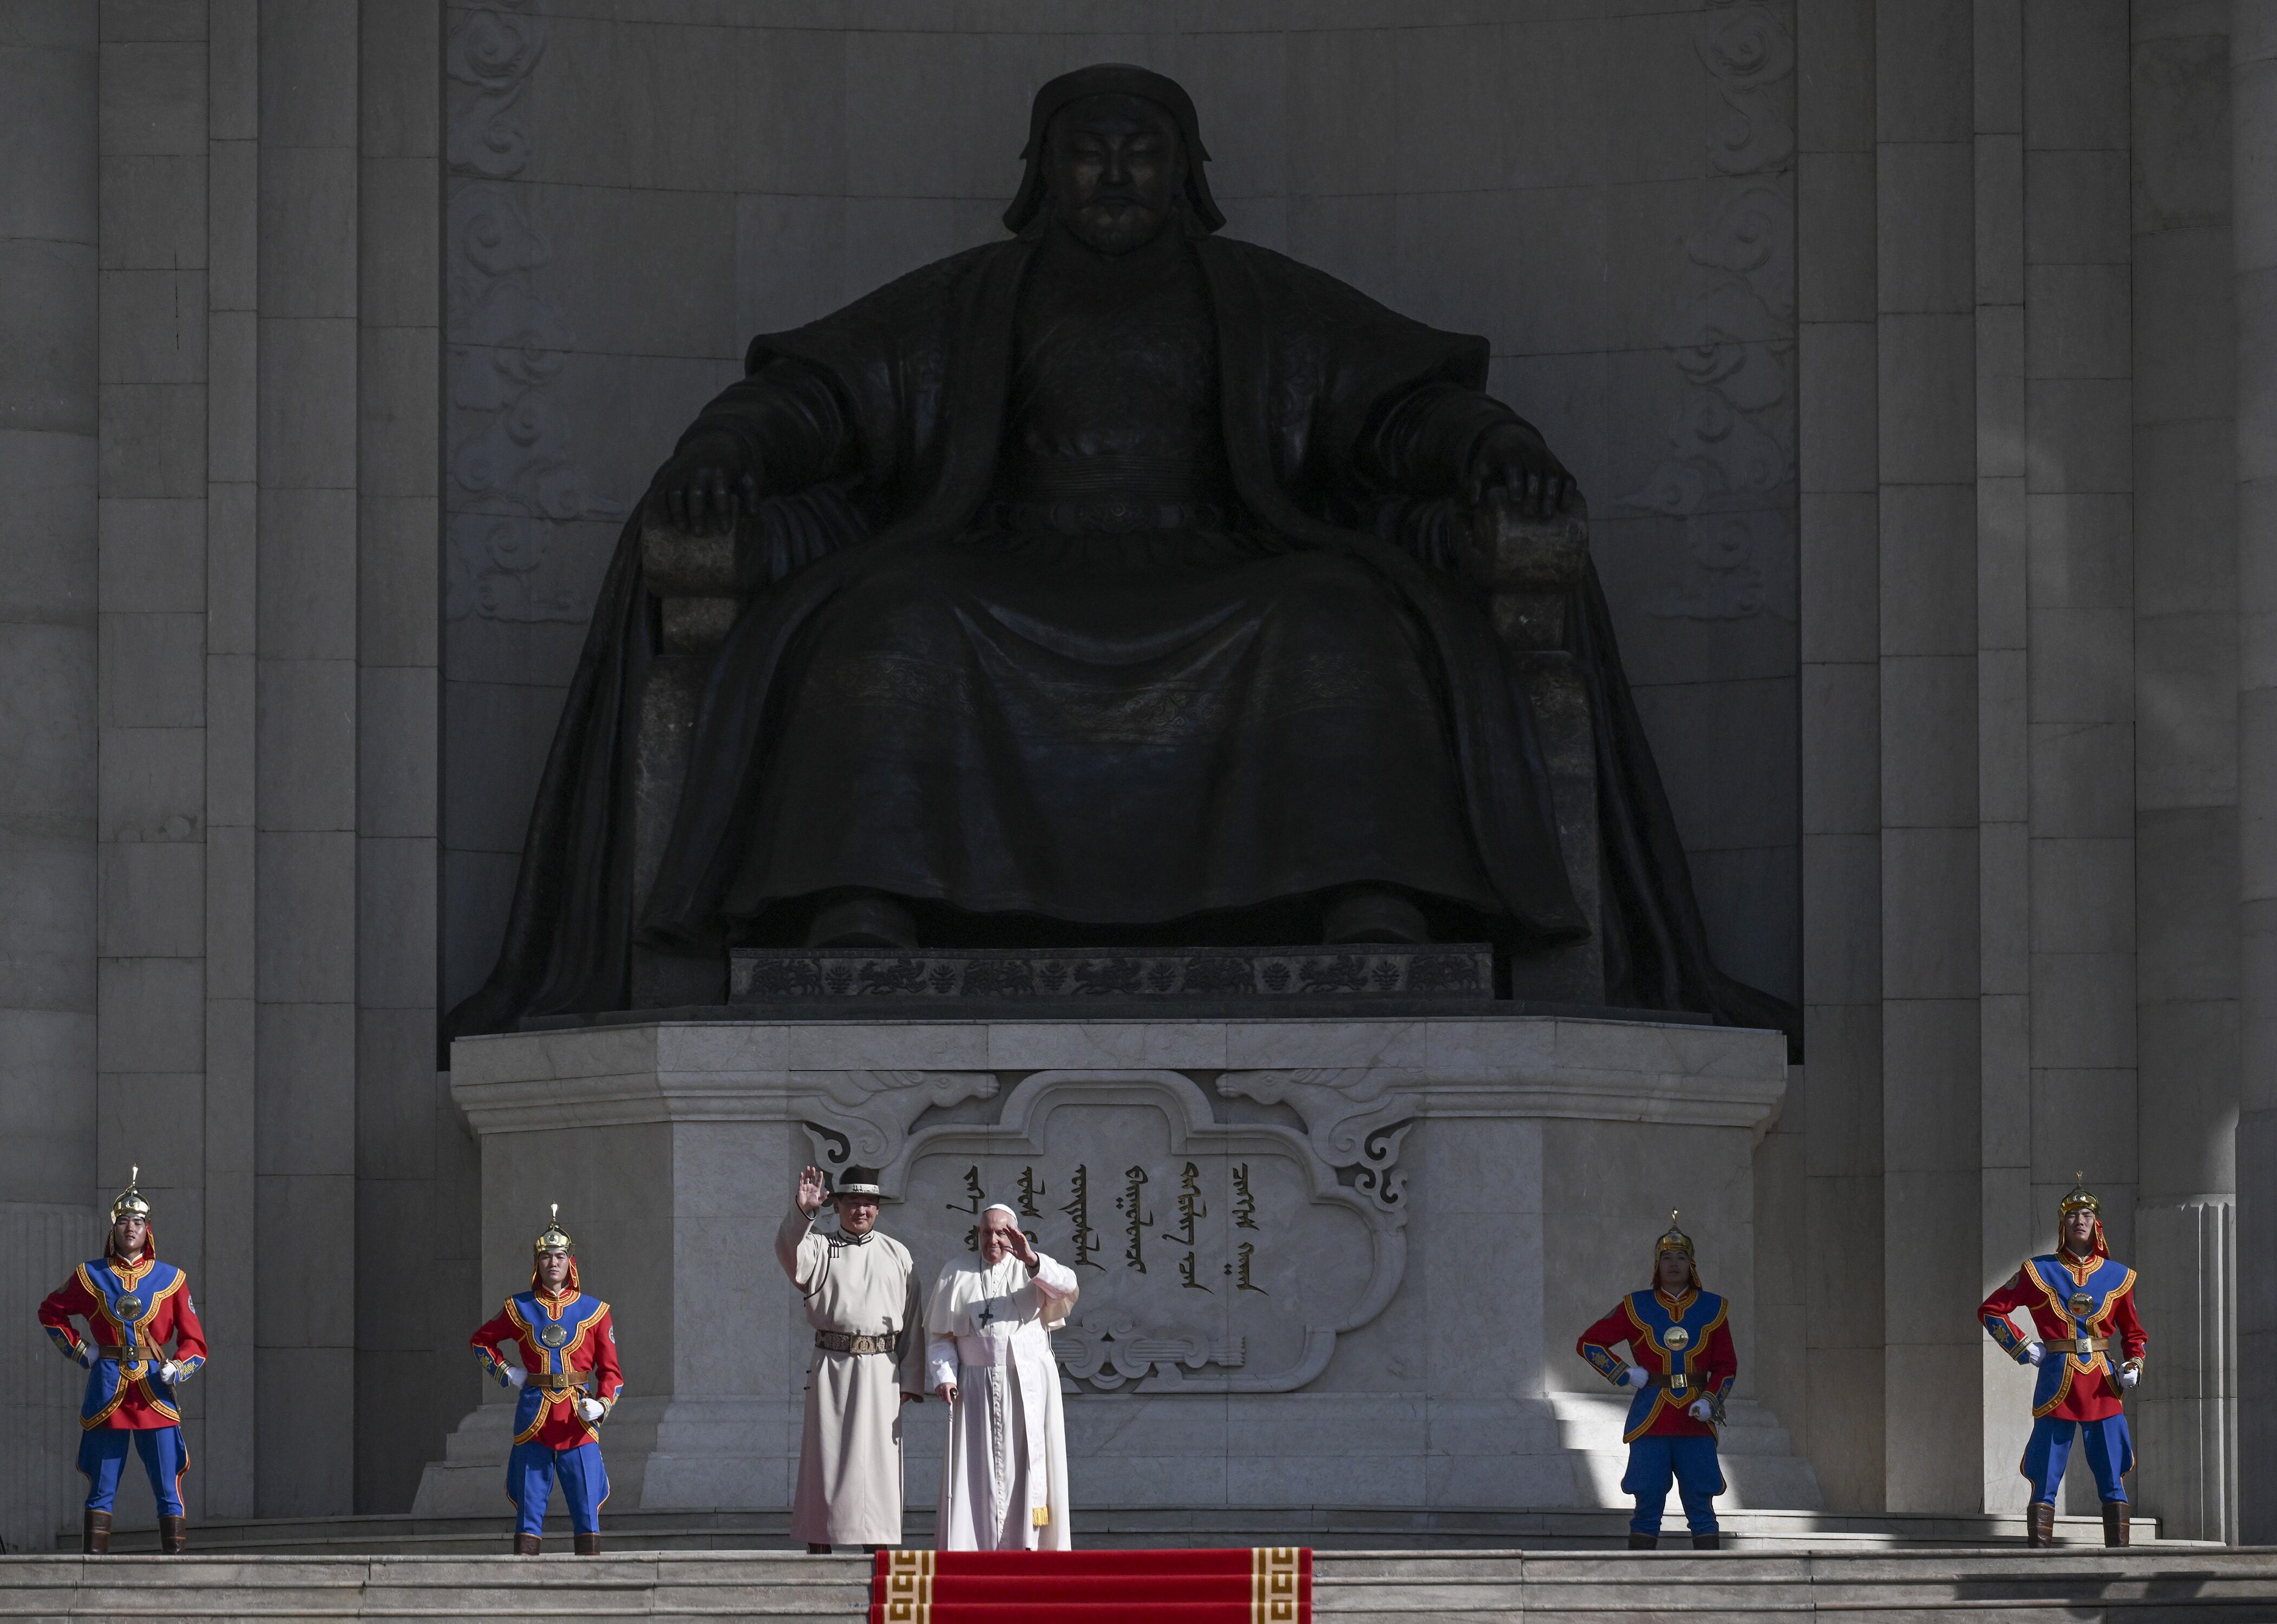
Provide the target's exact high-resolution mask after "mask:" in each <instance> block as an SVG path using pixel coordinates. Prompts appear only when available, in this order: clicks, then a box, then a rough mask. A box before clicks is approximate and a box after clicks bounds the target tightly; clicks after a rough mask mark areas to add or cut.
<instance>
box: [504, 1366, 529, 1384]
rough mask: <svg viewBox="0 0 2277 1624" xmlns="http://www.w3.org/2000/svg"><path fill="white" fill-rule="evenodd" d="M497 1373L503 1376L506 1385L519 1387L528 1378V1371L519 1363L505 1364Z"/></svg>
mask: <svg viewBox="0 0 2277 1624" xmlns="http://www.w3.org/2000/svg"><path fill="white" fill-rule="evenodd" d="M499 1374H500V1375H501V1376H504V1377H505V1380H506V1385H507V1386H508V1387H519V1386H521V1385H522V1384H523V1383H524V1382H526V1381H528V1380H529V1371H527V1370H525V1369H522V1367H521V1366H520V1365H507V1366H506V1367H505V1368H504V1369H502V1370H501V1371H500V1372H499Z"/></svg>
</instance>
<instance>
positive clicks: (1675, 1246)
mask: <svg viewBox="0 0 2277 1624" xmlns="http://www.w3.org/2000/svg"><path fill="white" fill-rule="evenodd" d="M1676 1213H1677V1209H1676V1208H1673V1207H1672V1208H1669V1209H1668V1228H1667V1229H1666V1230H1665V1231H1663V1233H1662V1235H1661V1237H1660V1239H1658V1240H1656V1241H1654V1242H1653V1243H1652V1279H1653V1284H1654V1285H1656V1286H1657V1285H1659V1284H1660V1254H1662V1253H1664V1252H1680V1253H1682V1254H1684V1262H1685V1265H1686V1267H1687V1268H1688V1269H1690V1270H1691V1274H1692V1289H1693V1290H1694V1291H1695V1292H1696V1291H1698V1290H1699V1289H1700V1257H1699V1254H1698V1253H1697V1252H1696V1251H1694V1249H1693V1246H1692V1237H1691V1236H1689V1235H1687V1234H1686V1233H1685V1232H1684V1231H1683V1230H1682V1229H1680V1228H1679V1227H1678V1224H1677V1222H1676Z"/></svg>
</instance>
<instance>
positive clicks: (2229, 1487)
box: [2041, 0, 2238, 1539]
mask: <svg viewBox="0 0 2277 1624" xmlns="http://www.w3.org/2000/svg"><path fill="white" fill-rule="evenodd" d="M2227 21H2228V17H2227V10H2226V8H2215V9H2214V11H2212V13H2209V12H2208V11H2207V10H2206V9H2205V7H2202V6H2195V5H2190V4H2178V3H2176V0H2158V3H2157V4H2138V5H2136V7H2135V8H2134V18H2133V24H2134V26H2133V35H2134V38H2133V42H2132V54H2133V66H2134V74H2133V78H2134V91H2133V95H2132V96H2131V97H2130V102H2131V105H2132V111H2133V126H2134V128H2133V148H2134V159H2133V164H2132V168H2133V172H2134V187H2133V190H2134V197H2133V210H2132V213H2133V217H2134V251H2133V258H2134V282H2135V296H2134V301H2133V327H2134V338H2135V345H2134V347H2135V412H2134V426H2135V559H2134V566H2135V567H2134V576H2135V713H2136V741H2135V763H2134V768H2135V771H2134V777H2135V794H2134V820H2135V887H2134V889H2135V918H2136V1031H2137V1037H2136V1045H2137V1048H2136V1053H2137V1059H2138V1064H2139V1066H2140V1069H2141V1071H2140V1075H2141V1087H2140V1094H2139V1098H2138V1102H2137V1105H2136V1125H2137V1132H2136V1147H2137V1148H2136V1155H2137V1157H2138V1160H2139V1172H2140V1180H2141V1182H2140V1186H2139V1190H2138V1193H2137V1196H2136V1208H2135V1243H2134V1250H2133V1252H2132V1253H2131V1254H2127V1261H2128V1262H2130V1263H2133V1264H2134V1265H2135V1266H2136V1268H2138V1269H2141V1270H2142V1277H2143V1287H2142V1292H2141V1297H2142V1310H2143V1319H2144V1328H2145V1329H2146V1330H2148V1331H2149V1332H2150V1336H2151V1358H2150V1366H2149V1372H2148V1374H2147V1375H2146V1376H2145V1377H2144V1384H2143V1387H2142V1389H2141V1391H2140V1392H2139V1393H2138V1395H2137V1397H2136V1401H2135V1403H2134V1404H2133V1405H2132V1406H2131V1409H2132V1411H2133V1415H2134V1423H2135V1439H2136V1459H2137V1460H2139V1461H2140V1462H2141V1464H2140V1465H2139V1466H2138V1467H2137V1468H2136V1475H2135V1480H2134V1483H2133V1484H2132V1485H2131V1487H2130V1489H2129V1492H2130V1493H2131V1494H2132V1495H2133V1496H2134V1498H2136V1500H2137V1501H2139V1502H2140V1504H2141V1506H2142V1509H2143V1511H2144V1513H2145V1514H2146V1515H2155V1516H2156V1517H2157V1518H2158V1519H2159V1531H2160V1532H2161V1533H2162V1534H2171V1535H2179V1536H2184V1537H2187V1538H2194V1539H2220V1538H2222V1537H2224V1536H2225V1535H2227V1536H2235V1526H2236V1522H2235V1520H2236V1506H2235V1474H2236V1462H2235V1450H2234V1447H2233V1443H2232V1437H2233V1433H2234V1431H2235V1425H2236V1421H2235V1414H2234V1403H2235V1399H2234V1392H2235V1387H2234V1382H2235V1377H2234V1374H2233V1370H2234V1367H2233V1364H2232V1348H2231V1343H2232V1340H2233V1336H2234V1331H2235V1324H2234V1315H2235V1295H2234V1293H2235V1285H2234V1282H2233V1280H2232V1278H2231V1276H2232V1272H2233V1267H2234V1262H2233V1260H2234V1257H2235V1245H2236V1224H2235V1216H2236V1215H2235V1192H2236V1189H2237V1173H2236V1163H2235V1113H2236V1110H2237V994H2238V985H2237V972H2238V957H2237V894H2238V886H2237V881H2238V868H2237V856H2238V848H2237V764H2238V756H2237V746H2238V741H2237V728H2236V705H2237V698H2236V689H2237V547H2236V531H2237V485H2236V478H2235V468H2236V457H2237V452H2236V435H2235V417H2236V411H2237V388H2236V380H2235V355H2236V344H2237V338H2236V332H2235V320H2234V316H2233V309H2234V301H2233V299H2232V297H2231V291H2232V277H2233V272H2232V271H2231V257H2232V248H2231V230H2230V178H2229V143H2228V141H2227V131H2228V115H2229V40H2228V35H2227V32H2226V27H2225V26H2226V24H2227ZM2210 137H2211V139H2210ZM2059 1171H2060V1169H2059ZM2108 1200H2109V1198H2108V1196H2106V1204H2107V1203H2108ZM2041 1244H2042V1245H2045V1241H2043V1242H2042V1243H2041Z"/></svg>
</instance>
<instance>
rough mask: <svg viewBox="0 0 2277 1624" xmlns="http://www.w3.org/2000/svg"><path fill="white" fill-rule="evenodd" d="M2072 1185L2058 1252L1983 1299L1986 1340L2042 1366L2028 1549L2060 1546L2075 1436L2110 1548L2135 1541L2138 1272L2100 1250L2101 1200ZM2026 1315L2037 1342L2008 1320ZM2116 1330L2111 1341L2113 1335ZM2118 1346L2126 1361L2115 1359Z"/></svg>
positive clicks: (2035, 1408)
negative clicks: (2130, 1495) (2132, 1399)
mask: <svg viewBox="0 0 2277 1624" xmlns="http://www.w3.org/2000/svg"><path fill="white" fill-rule="evenodd" d="M2086 1180H2087V1175H2086V1174H2085V1173H2081V1174H2079V1175H2077V1177H2076V1178H2075V1181H2074V1182H2075V1187H2074V1189H2073V1190H2072V1193H2070V1194H2069V1195H2067V1196H2065V1197H2064V1198H2063V1201H2062V1202H2061V1203H2060V1206H2059V1207H2058V1208H2057V1213H2056V1249H2055V1250H2054V1251H2053V1252H2051V1253H2048V1254H2045V1255H2043V1256H2040V1257H2036V1258H2034V1259H2032V1260H2031V1261H2030V1262H2028V1263H2026V1264H2025V1265H2024V1266H2023V1267H2022V1269H2018V1270H2017V1271H2016V1272H2015V1274H2014V1276H2013V1277H2011V1278H2010V1279H2009V1281H2008V1284H2007V1285H2004V1286H2002V1287H2001V1288H2000V1289H1999V1291H1997V1292H1993V1293H1992V1294H1991V1296H1990V1297H1987V1298H1986V1299H1985V1300H1984V1307H1983V1308H1979V1309H1978V1310H1977V1311H1976V1312H1977V1317H1978V1318H1979V1319H1980V1320H1982V1321H1983V1322H1984V1331H1985V1334H1986V1335H1987V1336H1989V1337H1991V1338H1992V1340H1993V1341H1995V1342H1997V1343H1999V1345H2000V1347H2001V1349H2002V1351H2003V1352H2005V1353H2007V1354H2008V1356H2009V1357H2010V1358H2012V1359H2014V1361H2016V1362H2017V1363H2018V1364H2020V1365H2037V1366H2038V1367H2039V1379H2038V1381H2037V1383H2036V1384H2034V1385H2033V1388H2032V1436H2031V1438H2030V1440H2029V1442H2027V1443H2026V1444H2025V1445H2024V1459H2023V1461H2022V1464H2021V1465H2020V1466H2019V1467H2018V1468H2017V1469H2018V1470H2019V1471H2021V1472H2022V1473H2023V1475H2024V1476H2025V1477H2026V1478H2027V1479H2028V1480H2029V1482H2030V1483H2031V1485H2032V1489H2031V1499H2030V1501H2029V1503H2028V1504H2027V1505H2026V1506H2025V1507H2024V1529H2025V1532H2024V1543H2025V1544H2028V1545H2052V1544H2055V1543H2056V1491H2057V1490H2058V1489H2060V1488H2061V1487H2062V1486H2063V1475H2064V1467H2065V1465H2066V1464H2067V1463H2068V1461H2069V1460H2070V1459H2071V1446H2072V1442H2073V1440H2074V1439H2075V1437H2076V1438H2079V1439H2083V1440H2084V1441H2085V1443H2086V1445H2087V1464H2088V1467H2089V1468H2090V1470H2091V1471H2093V1472H2094V1474H2095V1491H2096V1493H2097V1494H2098V1495H2100V1496H2101V1497H2102V1498H2103V1543H2104V1544H2106V1545H2123V1544H2127V1543H2128V1538H2129V1536H2130V1534H2131V1529H2129V1526H2128V1506H2127V1474H2128V1472H2130V1471H2132V1470H2134V1468H2135V1445H2134V1441H2133V1440H2132V1439H2131V1438H2130V1437H2128V1432H2127V1410H2126V1407H2125V1402H2124V1395H2125V1394H2126V1392H2127V1391H2128V1389H2129V1388H2131V1387H2133V1386H2134V1385H2135V1384H2136V1380H2137V1379H2138V1378H2139V1377H2140V1376H2141V1375H2142V1373H2143V1350H2144V1348H2145V1347H2147V1346H2150V1341H2151V1339H2150V1338H2148V1337H2147V1336H2145V1335H2144V1333H2143V1322H2142V1321H2141V1320H2139V1319H2137V1318H2136V1316H2135V1271H2134V1270H2133V1269H2129V1268H2128V1267H2127V1265H2126V1264H2124V1263H2120V1262H2113V1260H2112V1256H2111V1254H2110V1252H2109V1250H2108V1249H2106V1247H2105V1246H2104V1244H2103V1203H2102V1202H2101V1201H2098V1200H2097V1199H2096V1198H2095V1197H2094V1195H2093V1194H2091V1193H2090V1192H2089V1190H2088V1188H2087V1183H2086ZM2019 1308H2023V1309H2026V1310H2029V1313H2030V1315H2031V1319H2032V1330H2033V1331H2034V1333H2035V1334H2034V1335H2032V1336H2029V1337H2027V1336H2024V1335H2022V1333H2020V1332H2019V1331H2018V1330H2016V1323H2015V1322H2014V1320H2012V1319H2010V1318H2009V1317H2008V1316H2009V1315H2012V1314H2014V1312H2015V1311H2016V1310H2017V1309H2019ZM2114 1332H2115V1333H2116V1335H2115V1336H2114V1335H2113V1333H2114ZM2114 1341H2115V1342H2116V1343H2117V1344H2118V1345H2119V1351H2120V1361H2119V1362H2114V1361H2113V1359H2112V1357H2111V1350H2112V1345H2113V1342H2114Z"/></svg>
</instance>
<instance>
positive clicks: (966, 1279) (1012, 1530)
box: [925, 1252, 1077, 1551]
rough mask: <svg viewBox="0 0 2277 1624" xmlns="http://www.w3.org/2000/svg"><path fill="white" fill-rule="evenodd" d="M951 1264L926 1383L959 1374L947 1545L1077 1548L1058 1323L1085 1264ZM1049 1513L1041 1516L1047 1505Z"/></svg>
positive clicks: (952, 1415) (942, 1547)
mask: <svg viewBox="0 0 2277 1624" xmlns="http://www.w3.org/2000/svg"><path fill="white" fill-rule="evenodd" d="M1036 1263H1037V1268H1036V1270H1035V1272H1034V1274H1033V1275H1031V1274H1030V1273H1029V1271H1028V1266H1027V1265H1026V1264H1024V1263H1023V1262H1020V1260H1019V1259H1018V1258H1016V1257H1007V1258H1005V1259H1004V1260H1003V1261H1002V1262H1000V1263H998V1264H996V1265H995V1266H994V1268H990V1267H988V1266H987V1265H986V1264H984V1263H982V1262H980V1260H979V1258H977V1257H971V1258H964V1259H961V1260H959V1261H957V1262H952V1263H950V1264H949V1265H948V1267H947V1268H945V1269H942V1270H941V1271H940V1279H939V1280H938V1281H937V1282H935V1283H934V1285H933V1299H932V1300H931V1302H930V1303H928V1304H927V1306H926V1308H925V1332H926V1336H927V1342H926V1354H925V1362H926V1369H925V1382H926V1385H927V1386H928V1387H929V1388H938V1387H939V1386H940V1384H942V1383H943V1382H954V1383H956V1403H955V1404H953V1405H951V1406H950V1407H949V1414H948V1444H947V1445H946V1446H945V1447H944V1448H943V1449H942V1451H941V1457H940V1522H939V1524H938V1526H937V1527H936V1528H935V1529H934V1532H933V1548H934V1549H935V1550H937V1551H1065V1550H1067V1549H1069V1548H1070V1541H1069V1529H1068V1488H1067V1422H1066V1419H1065V1417H1064V1415H1063V1414H1062V1409H1061V1405H1060V1372H1059V1365H1058V1362H1057V1361H1055V1359H1054V1358H1053V1357H1052V1338H1051V1332H1052V1330H1053V1329H1054V1328H1055V1327H1057V1326H1060V1325H1063V1324H1065V1323H1067V1315H1068V1309H1069V1308H1071V1307H1072V1306H1074V1303H1075V1300H1076V1291H1077V1287H1076V1279H1075V1272H1074V1270H1072V1269H1069V1268H1067V1267H1066V1266H1065V1265H1064V1264H1062V1263H1055V1262H1053V1261H1052V1260H1051V1259H1050V1258H1049V1257H1047V1256H1046V1255H1045V1254H1043V1253H1041V1252H1039V1253H1037V1254H1036ZM1039 1510H1041V1511H1045V1512H1047V1513H1048V1517H1047V1521H1044V1522H1043V1523H1042V1524H1041V1525H1040V1526H1039V1525H1038V1523H1037V1521H1036V1513H1038V1512H1039Z"/></svg>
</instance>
